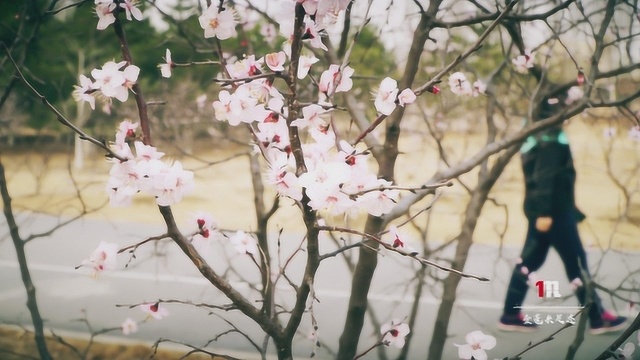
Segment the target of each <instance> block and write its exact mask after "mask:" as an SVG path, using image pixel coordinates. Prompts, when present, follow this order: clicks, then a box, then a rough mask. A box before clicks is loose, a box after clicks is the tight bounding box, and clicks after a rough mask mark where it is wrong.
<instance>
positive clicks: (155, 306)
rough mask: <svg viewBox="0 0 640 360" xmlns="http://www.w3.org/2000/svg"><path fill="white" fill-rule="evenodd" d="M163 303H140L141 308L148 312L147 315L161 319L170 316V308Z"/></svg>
mask: <svg viewBox="0 0 640 360" xmlns="http://www.w3.org/2000/svg"><path fill="white" fill-rule="evenodd" d="M161 305H162V304H160V303H159V302H157V303H145V304H142V305H140V310H142V312H143V313H145V314H147V317H150V318H154V319H156V320H161V319H162V318H164V317H167V316H169V310H168V309H167V308H165V307H164V306H161Z"/></svg>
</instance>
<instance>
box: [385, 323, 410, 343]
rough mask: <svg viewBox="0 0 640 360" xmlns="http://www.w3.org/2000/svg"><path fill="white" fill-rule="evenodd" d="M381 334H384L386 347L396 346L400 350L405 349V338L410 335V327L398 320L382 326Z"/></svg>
mask: <svg viewBox="0 0 640 360" xmlns="http://www.w3.org/2000/svg"><path fill="white" fill-rule="evenodd" d="M380 332H381V333H382V334H383V338H382V342H383V343H384V344H385V345H386V346H391V345H393V346H395V347H397V348H398V349H401V348H402V347H404V342H405V337H406V336H407V335H409V333H410V332H411V330H409V325H407V324H406V323H404V322H402V321H401V320H398V319H393V320H392V321H391V323H387V324H384V325H382V327H381V328H380Z"/></svg>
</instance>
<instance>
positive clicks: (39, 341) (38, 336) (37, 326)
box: [0, 160, 51, 360]
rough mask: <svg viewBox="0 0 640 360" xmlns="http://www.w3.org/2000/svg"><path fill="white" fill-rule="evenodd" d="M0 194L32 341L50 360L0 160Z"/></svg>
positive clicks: (22, 242)
mask: <svg viewBox="0 0 640 360" xmlns="http://www.w3.org/2000/svg"><path fill="white" fill-rule="evenodd" d="M0 194H1V195H2V202H3V204H4V209H3V211H4V216H5V218H6V219H7V225H9V233H10V235H11V240H12V241H13V245H14V247H15V249H16V256H17V258H18V264H19V265H20V274H21V275H22V283H23V284H24V288H25V290H26V291H27V308H28V309H29V313H30V314H31V322H32V323H33V332H34V340H35V342H36V347H37V348H38V354H39V355H40V359H43V360H50V359H51V355H50V354H49V350H48V349H47V343H46V341H45V336H44V324H43V321H42V317H41V316H40V310H39V309H38V301H37V298H36V287H35V285H34V284H33V281H32V280H31V273H30V272H29V266H28V265H27V256H26V253H25V251H24V247H25V245H26V243H25V242H24V240H22V238H21V237H20V233H19V232H18V224H17V223H16V221H15V218H14V216H13V209H12V208H11V197H10V196H9V189H8V188H7V179H6V177H5V174H4V166H3V165H2V161H1V160H0Z"/></svg>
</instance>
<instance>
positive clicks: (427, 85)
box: [413, 0, 519, 96]
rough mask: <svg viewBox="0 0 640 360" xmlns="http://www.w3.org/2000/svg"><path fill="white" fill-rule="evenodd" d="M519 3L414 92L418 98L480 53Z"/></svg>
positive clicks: (498, 18) (492, 23)
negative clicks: (490, 36) (472, 55)
mask: <svg viewBox="0 0 640 360" xmlns="http://www.w3.org/2000/svg"><path fill="white" fill-rule="evenodd" d="M518 1H519V0H513V1H511V2H510V3H509V4H508V5H507V7H506V8H505V9H504V10H503V11H502V12H501V13H500V15H498V17H497V18H496V19H495V20H493V22H491V24H489V26H488V27H487V28H486V29H485V31H484V32H483V33H482V34H481V35H480V37H478V40H476V42H475V43H473V44H472V45H471V46H470V47H469V48H468V49H467V50H466V51H465V52H463V53H462V54H460V55H458V57H456V58H455V59H454V60H453V61H452V62H451V63H449V64H448V65H447V66H445V67H444V68H443V69H442V70H440V71H439V72H438V73H437V74H436V75H435V76H434V77H433V78H432V79H431V80H429V81H428V82H427V83H425V84H424V85H422V86H420V87H418V88H417V89H415V90H414V91H413V92H414V93H415V94H416V96H419V95H420V94H422V93H424V92H425V91H428V90H429V89H430V88H432V87H433V86H434V85H435V84H437V83H438V82H439V81H440V79H442V77H443V76H444V75H445V74H447V73H448V72H449V71H451V69H453V68H454V67H455V66H456V65H458V64H460V63H461V62H462V61H464V60H465V59H466V58H468V57H469V56H471V54H473V53H475V52H476V51H478V50H479V49H480V48H481V47H482V43H483V42H484V41H485V40H486V39H487V37H489V34H491V32H492V31H493V29H495V27H496V26H498V25H499V24H500V21H502V19H504V18H505V16H507V14H509V12H511V10H512V9H513V7H514V6H515V5H516V4H517V3H518Z"/></svg>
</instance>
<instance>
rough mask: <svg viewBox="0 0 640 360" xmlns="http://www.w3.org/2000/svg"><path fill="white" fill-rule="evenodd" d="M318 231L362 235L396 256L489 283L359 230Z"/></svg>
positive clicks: (327, 227)
mask: <svg viewBox="0 0 640 360" xmlns="http://www.w3.org/2000/svg"><path fill="white" fill-rule="evenodd" d="M317 228H318V230H320V231H340V232H344V233H349V234H355V235H360V236H362V237H365V238H367V239H370V240H373V241H375V242H376V243H378V244H380V245H381V246H382V247H384V248H385V249H387V250H389V251H391V252H394V253H396V254H400V255H402V256H406V257H409V258H412V259H415V260H417V261H418V262H419V263H421V264H423V265H429V266H433V267H435V268H438V269H440V270H442V271H446V272H449V273H454V274H456V275H459V276H461V277H464V278H470V279H476V280H478V281H489V279H488V278H486V277H484V276H480V275H474V274H469V273H465V272H462V271H459V270H456V269H453V268H449V267H446V266H443V265H440V264H438V263H436V262H433V261H431V260H427V259H425V258H422V257H419V256H418V254H417V253H407V252H403V251H400V250H398V249H396V248H394V247H393V245H390V244H388V243H386V242H384V241H382V239H380V238H379V237H377V236H375V235H371V234H367V233H364V232H361V231H358V230H354V229H346V228H341V227H337V226H318V227H317Z"/></svg>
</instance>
